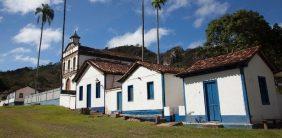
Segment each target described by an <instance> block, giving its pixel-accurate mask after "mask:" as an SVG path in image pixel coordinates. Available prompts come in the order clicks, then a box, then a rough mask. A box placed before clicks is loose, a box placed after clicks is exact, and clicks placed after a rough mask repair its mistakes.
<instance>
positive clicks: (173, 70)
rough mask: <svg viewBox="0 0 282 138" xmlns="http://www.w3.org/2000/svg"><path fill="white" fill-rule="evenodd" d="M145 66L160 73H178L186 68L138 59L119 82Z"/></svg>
mask: <svg viewBox="0 0 282 138" xmlns="http://www.w3.org/2000/svg"><path fill="white" fill-rule="evenodd" d="M140 66H142V67H145V68H147V69H149V70H153V71H156V72H159V73H172V74H177V73H180V72H182V71H184V69H182V68H176V67H171V66H166V65H161V64H153V63H148V62H142V61H137V62H135V63H134V64H133V65H132V66H131V68H130V69H129V70H128V71H127V72H126V74H124V75H123V76H122V77H121V79H119V80H118V82H123V81H125V80H126V79H127V78H128V77H129V76H130V75H131V74H132V73H133V72H134V71H135V70H136V69H137V68H138V67H140Z"/></svg>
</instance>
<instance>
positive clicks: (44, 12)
mask: <svg viewBox="0 0 282 138" xmlns="http://www.w3.org/2000/svg"><path fill="white" fill-rule="evenodd" d="M35 15H38V19H37V23H39V22H40V21H41V34H40V43H39V48H38V57H37V69H36V79H35V89H36V90H38V75H39V74H38V69H39V60H40V52H41V44H42V35H43V27H44V25H45V23H46V22H48V24H49V25H51V22H52V21H53V19H54V10H53V9H52V8H51V7H50V6H49V5H48V4H42V6H41V7H38V8H36V11H35Z"/></svg>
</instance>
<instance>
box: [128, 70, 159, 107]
mask: <svg viewBox="0 0 282 138" xmlns="http://www.w3.org/2000/svg"><path fill="white" fill-rule="evenodd" d="M139 78H140V79H139ZM151 81H153V82H154V100H148V99H147V82H151ZM161 81H162V75H161V74H160V73H158V72H155V71H152V70H149V69H147V68H144V67H139V68H138V69H136V70H135V71H134V72H133V73H132V74H131V76H129V77H128V78H127V80H126V81H125V82H124V83H123V84H122V111H133V110H155V109H162V108H163V103H162V82H161ZM129 85H133V93H134V94H133V95H134V96H133V101H132V102H128V97H127V95H128V92H127V87H128V86H129Z"/></svg>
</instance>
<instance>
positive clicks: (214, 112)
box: [204, 81, 221, 121]
mask: <svg viewBox="0 0 282 138" xmlns="http://www.w3.org/2000/svg"><path fill="white" fill-rule="evenodd" d="M204 89H205V94H206V109H207V118H208V121H221V117H220V107H219V98H218V90H217V83H216V81H209V82H205V83H204Z"/></svg>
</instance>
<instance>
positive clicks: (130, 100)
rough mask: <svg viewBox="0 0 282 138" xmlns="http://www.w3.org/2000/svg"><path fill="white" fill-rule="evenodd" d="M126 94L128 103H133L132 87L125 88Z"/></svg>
mask: <svg viewBox="0 0 282 138" xmlns="http://www.w3.org/2000/svg"><path fill="white" fill-rule="evenodd" d="M127 94H128V101H129V102H132V101H133V85H130V86H128V88H127Z"/></svg>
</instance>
